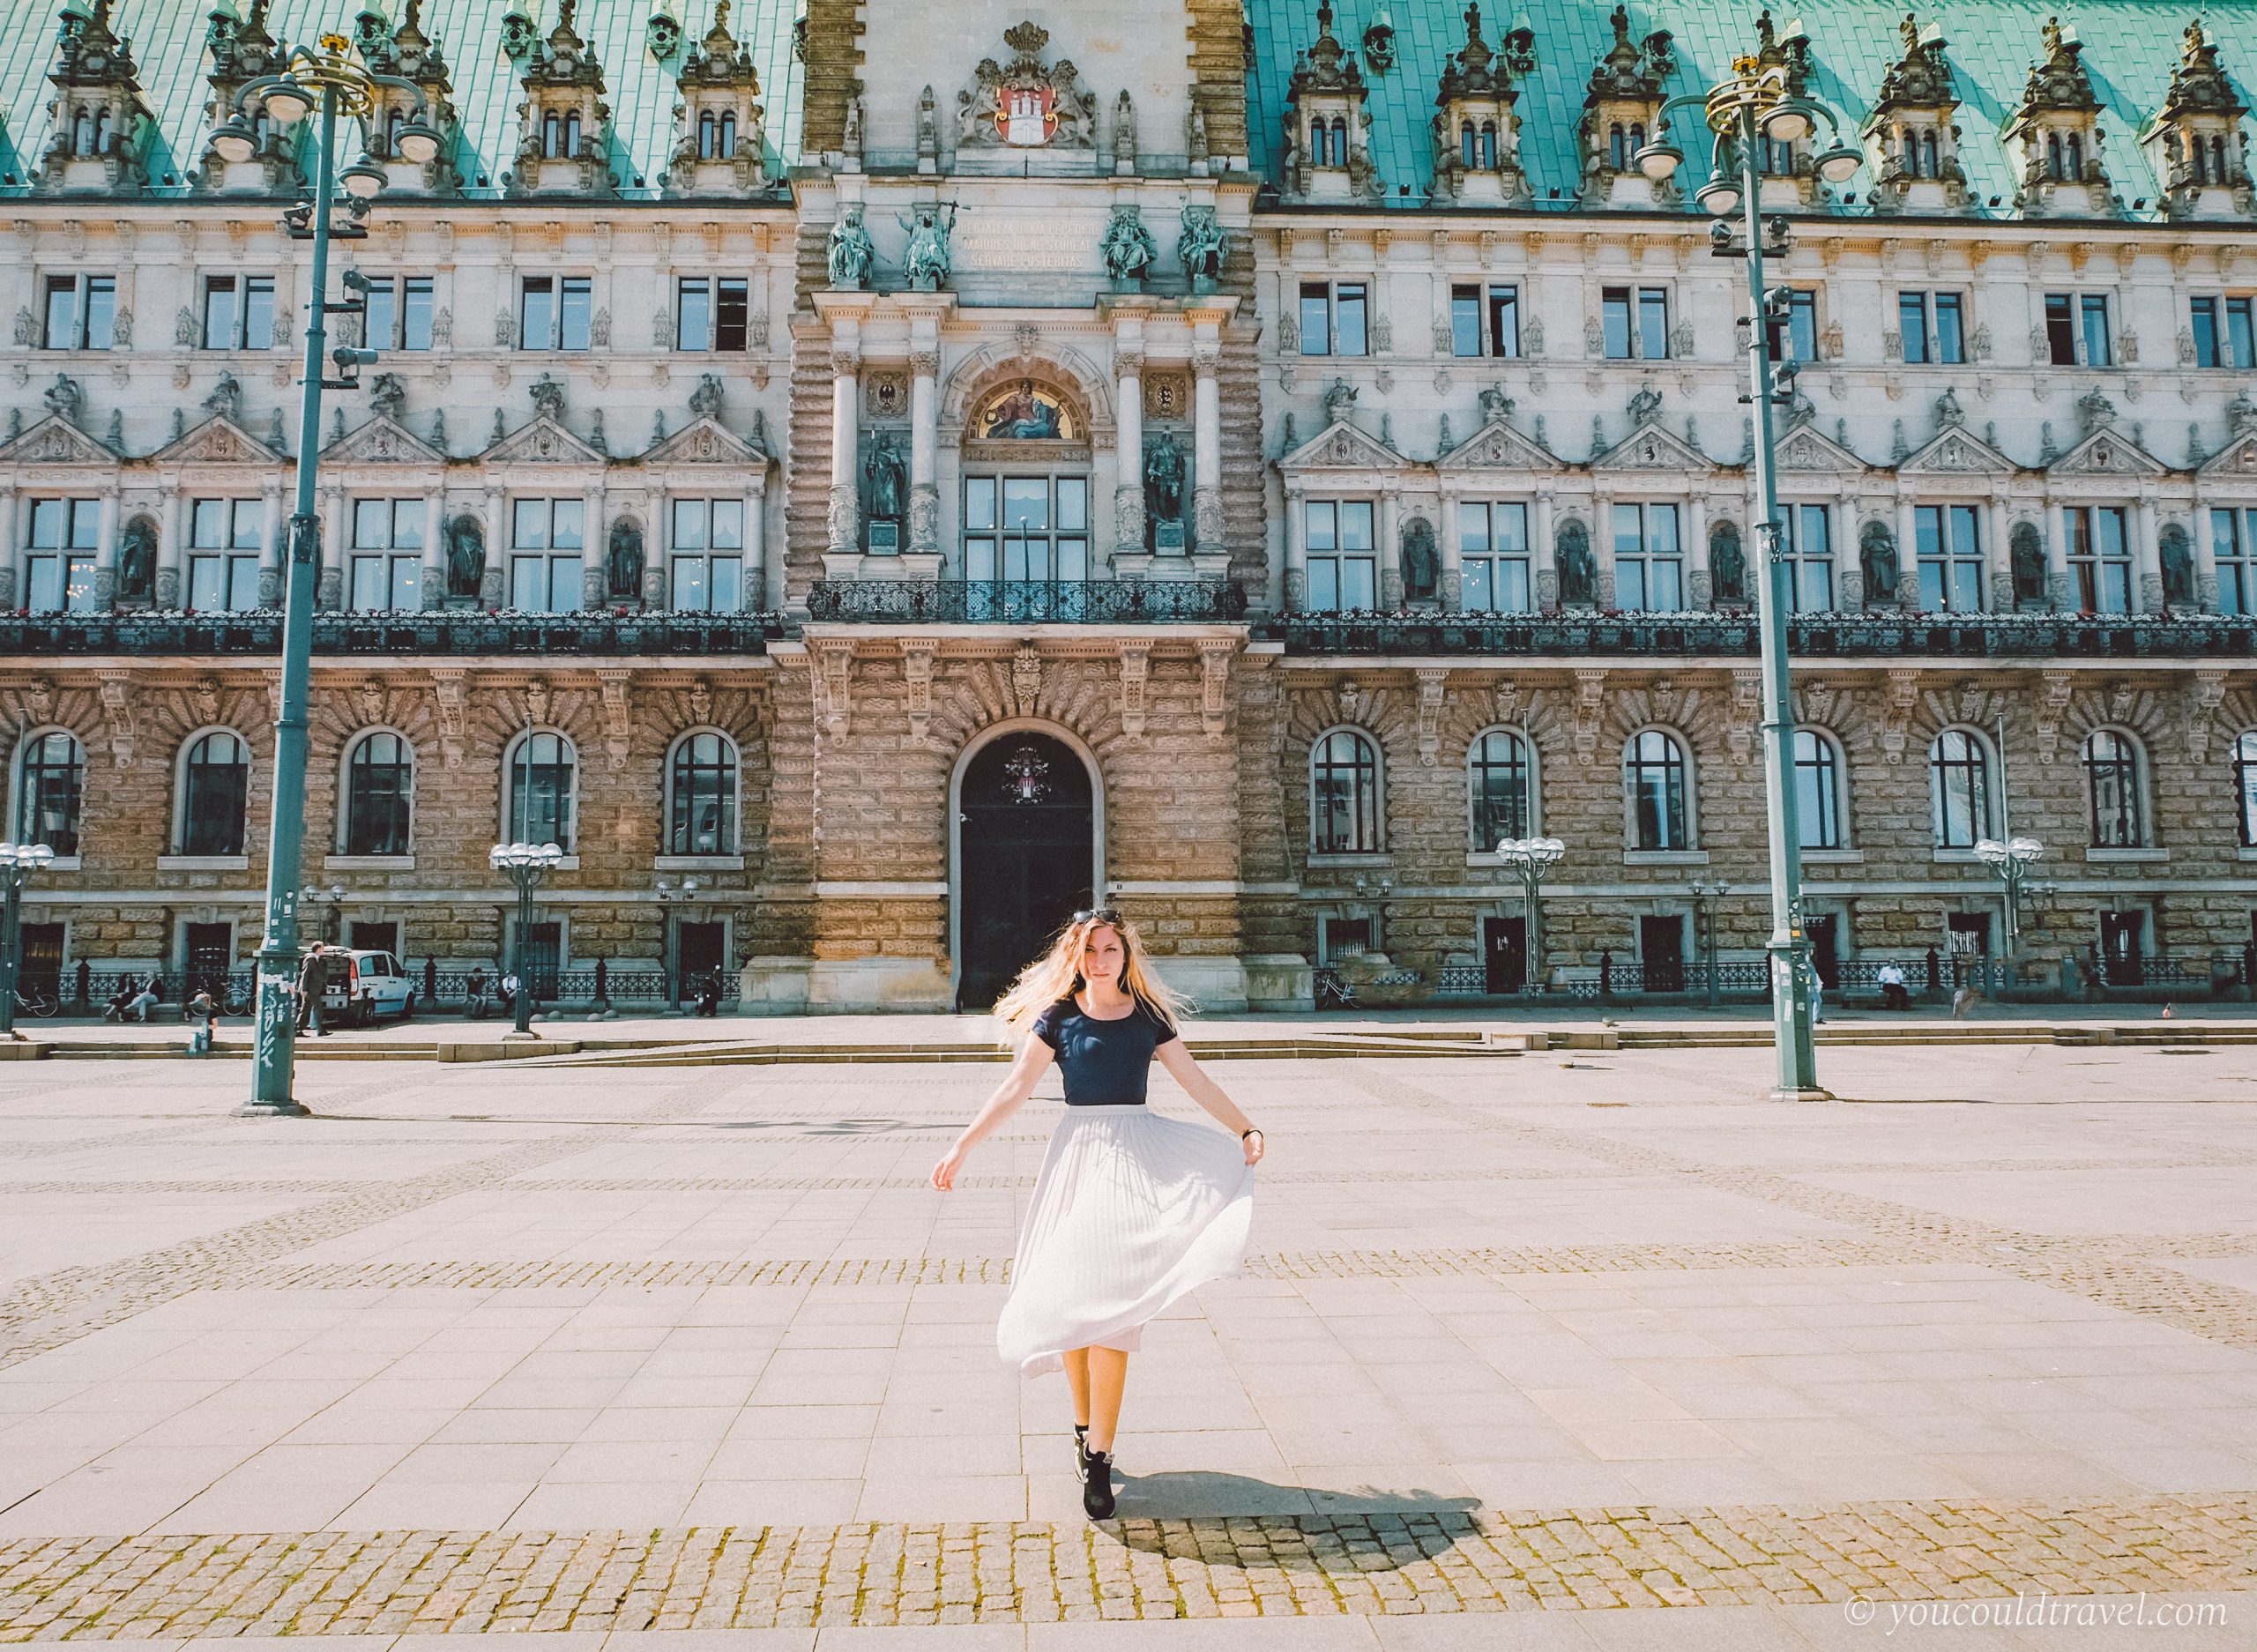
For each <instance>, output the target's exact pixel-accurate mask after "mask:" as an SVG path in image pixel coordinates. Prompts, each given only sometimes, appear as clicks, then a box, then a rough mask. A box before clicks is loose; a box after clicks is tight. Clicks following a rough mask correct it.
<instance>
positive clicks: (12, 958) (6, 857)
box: [0, 844, 55, 1038]
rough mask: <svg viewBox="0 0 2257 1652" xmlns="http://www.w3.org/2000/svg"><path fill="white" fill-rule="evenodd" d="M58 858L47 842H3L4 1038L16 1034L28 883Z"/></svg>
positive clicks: (0, 951)
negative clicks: (19, 969) (19, 972)
mask: <svg viewBox="0 0 2257 1652" xmlns="http://www.w3.org/2000/svg"><path fill="white" fill-rule="evenodd" d="M52 859H55V851H54V850H52V849H50V848H48V846H47V845H45V844H0V890H4V891H5V893H6V897H7V904H6V907H5V912H4V916H0V1038H14V1037H15V1036H16V972H17V968H18V966H19V964H20V963H21V961H22V952H23V944H22V943H23V934H24V885H25V884H26V882H29V881H30V879H31V875H32V874H33V873H34V872H43V871H45V870H46V869H47V863H48V861H50V860H52Z"/></svg>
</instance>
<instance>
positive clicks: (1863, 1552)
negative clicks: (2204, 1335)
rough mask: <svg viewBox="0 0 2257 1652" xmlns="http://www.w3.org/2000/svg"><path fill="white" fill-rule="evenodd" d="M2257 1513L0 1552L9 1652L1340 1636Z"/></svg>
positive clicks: (1872, 1568)
mask: <svg viewBox="0 0 2257 1652" xmlns="http://www.w3.org/2000/svg"><path fill="white" fill-rule="evenodd" d="M2253 1550H2257V1498H2253V1497H2251V1496H2249V1495H2246V1494H2221V1495H2212V1496H2186V1497H2155V1498H2149V1499H2142V1500H2139V1501H2126V1502H2109V1501H2086V1502H2075V1503H2067V1504H2059V1505H2002V1504H1995V1503H1979V1502H1961V1501H1953V1500H1937V1501H1925V1502H1894V1503H1858V1504H1851V1505H1847V1506H1844V1507H1831V1508H1828V1507H1808V1508H1785V1507H1767V1508H1695V1509H1666V1508H1635V1507H1632V1508H1609V1509H1554V1510H1538V1511H1526V1512H1522V1511H1502V1510H1501V1511H1495V1512H1489V1513H1481V1514H1464V1513H1458V1512H1454V1511H1435V1512H1429V1513H1408V1514H1365V1515H1332V1516H1323V1515H1311V1516H1262V1517H1247V1518H1235V1519H1233V1518H1211V1519H1198V1520H1123V1521H1120V1522H1109V1523H1107V1524H1106V1525H1104V1526H1087V1525H1084V1524H1081V1523H1079V1522H1076V1523H1074V1524H1071V1525H1055V1524H1050V1523H1047V1522H980V1523H972V1524H961V1525H953V1524H952V1525H887V1524H860V1525H853V1526H840V1527H829V1528H822V1527H808V1528H798V1529H793V1528H779V1527H768V1528H760V1529H752V1528H742V1527H736V1528H692V1529H681V1530H660V1531H648V1530H645V1531H632V1532H629V1531H597V1532H580V1533H571V1534H559V1533H546V1532H524V1533H510V1532H449V1531H383V1532H350V1533H343V1532H314V1533H306V1534H299V1535H274V1536H261V1537H126V1538H113V1537H104V1538H55V1539H48V1540H26V1541H19V1542H17V1543H13V1544H4V1545H0V1641H9V1642H20V1641H34V1640H39V1641H48V1640H88V1641H101V1640H134V1639H149V1638H154V1637H165V1636H208V1637H221V1636H235V1635H281V1634H290V1635H321V1634H327V1635H342V1634H391V1633H493V1632H506V1631H511V1630H533V1631H539V1630H549V1629H558V1630H573V1631H579V1632H587V1631H593V1630H607V1629H623V1630H644V1629H670V1628H698V1629H709V1628H710V1629H746V1628H765V1627H773V1626H807V1625H898V1624H935V1623H957V1622H979V1623H1038V1622H1056V1621H1060V1620H1061V1619H1090V1618H1123V1619H1177V1618H1195V1617H1254V1616H1262V1617H1278V1616H1287V1617H1292V1616H1300V1617H1337V1616H1340V1615H1343V1614H1357V1615H1377V1614H1396V1613H1410V1612H1421V1613H1423V1612H1495V1611H1521V1610H1528V1609H1539V1610H1541V1609H1550V1610H1561V1611H1574V1610H1580V1609H1589V1608H1608V1607H1657V1606H1702V1605H1723V1604H1744V1603H1748V1602H1771V1603H1778V1604H1819V1603H1825V1602H1840V1601H1846V1600H1850V1599H1853V1598H1862V1599H1866V1600H1892V1599H1893V1600H1933V1599H1969V1598H1979V1597H1985V1596H1988V1597H1998V1596H2009V1595H2011V1594H2013V1593H2014V1592H2015V1590H2017V1589H2047V1590H2050V1591H2052V1592H2054V1593H2059V1594H2067V1595H2076V1594H2119V1593H2124V1594H2128V1593H2134V1592H2137V1591H2141V1590H2147V1591H2150V1592H2154V1593H2169V1592H2174V1591H2194V1590H2201V1591H2212V1592H2216V1591H2229V1590H2237V1589H2249V1588H2251V1587H2252V1586H2253V1584H2257V1570H2253V1566H2252V1563H2251V1560H2250V1555H2251V1553H2252V1552H2253Z"/></svg>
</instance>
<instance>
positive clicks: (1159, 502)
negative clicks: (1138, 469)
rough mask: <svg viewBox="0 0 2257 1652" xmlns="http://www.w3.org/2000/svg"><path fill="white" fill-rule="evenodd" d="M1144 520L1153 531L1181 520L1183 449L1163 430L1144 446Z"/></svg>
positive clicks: (1179, 546)
mask: <svg viewBox="0 0 2257 1652" xmlns="http://www.w3.org/2000/svg"><path fill="white" fill-rule="evenodd" d="M1144 520H1145V523H1146V524H1147V525H1148V526H1149V527H1151V528H1152V529H1154V530H1157V529H1158V525H1160V524H1161V523H1163V522H1181V521H1182V520H1183V450H1182V449H1181V448H1179V447H1177V446H1176V445H1175V437H1174V436H1173V435H1172V434H1170V433H1169V432H1167V431H1166V430H1163V431H1161V432H1160V433H1159V434H1158V435H1156V436H1154V437H1153V438H1152V440H1151V443H1150V444H1149V445H1148V446H1146V448H1145V449H1144ZM1178 548H1179V549H1180V548H1181V544H1180V542H1179V545H1178Z"/></svg>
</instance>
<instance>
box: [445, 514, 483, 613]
mask: <svg viewBox="0 0 2257 1652" xmlns="http://www.w3.org/2000/svg"><path fill="white" fill-rule="evenodd" d="M485 578H486V533H485V531H484V530H483V529H482V528H480V526H479V525H478V518H477V517H473V516H468V515H465V516H458V517H455V518H454V519H453V520H452V521H451V522H450V523H448V524H447V595H448V596H450V597H452V598H456V599H460V600H463V601H475V600H477V598H478V593H479V591H480V587H481V586H482V584H483V583H484V581H485Z"/></svg>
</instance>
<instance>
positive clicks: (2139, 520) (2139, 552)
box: [2132, 495, 2163, 614]
mask: <svg viewBox="0 0 2257 1652" xmlns="http://www.w3.org/2000/svg"><path fill="white" fill-rule="evenodd" d="M2132 574H2133V578H2132V612H2133V613H2134V614H2160V613H2162V612H2163V556H2162V553H2161V551H2160V550H2159V548H2158V547H2157V546H2156V521H2155V499H2154V496H2153V495H2148V496H2146V497H2144V498H2142V500H2141V501H2140V502H2139V504H2138V505H2137V506H2136V507H2134V510H2133V512H2132Z"/></svg>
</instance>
